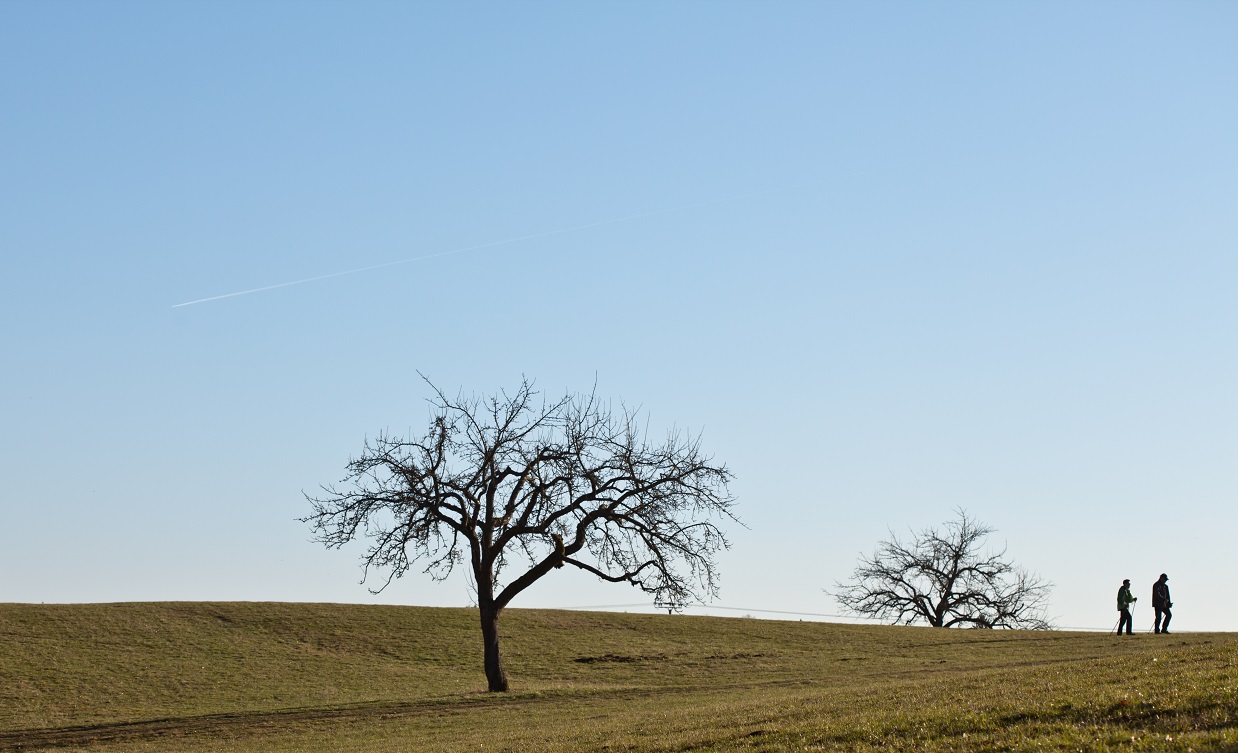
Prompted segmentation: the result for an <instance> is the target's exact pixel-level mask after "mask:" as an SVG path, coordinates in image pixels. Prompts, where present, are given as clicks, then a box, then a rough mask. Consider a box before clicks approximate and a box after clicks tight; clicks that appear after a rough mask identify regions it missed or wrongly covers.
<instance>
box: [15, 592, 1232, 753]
mask: <svg viewBox="0 0 1238 753" xmlns="http://www.w3.org/2000/svg"><path fill="white" fill-rule="evenodd" d="M502 633H503V636H504V637H503V641H504V643H503V650H504V658H505V663H506V668H507V671H508V674H509V677H510V678H511V681H512V688H513V692H511V693H507V694H490V693H486V692H485V678H484V676H483V673H482V671H481V634H480V630H479V627H478V622H477V616H476V613H475V611H473V610H466V609H428V608H415V607H386V606H356V605H337V604H280V603H160V604H99V605H50V606H42V605H26V604H4V605H0V640H2V641H3V649H2V650H0V750H35V749H69V748H73V749H90V750H106V751H167V750H184V751H235V750H264V751H290V752H291V751H319V750H324V751H325V750H341V751H393V752H394V751H408V750H418V751H472V750H487V751H496V750H499V751H502V750H510V751H522V750H548V751H568V750H612V751H713V750H720V751H727V750H757V751H792V750H794V751H801V750H826V751H890V750H900V751H901V750H921V751H989V750H1010V751H1033V750H1070V751H1074V750H1079V751H1114V750H1132V751H1136V750H1169V751H1238V636H1235V635H1233V634H1228V633H1213V634H1204V633H1196V634H1180V635H1171V636H1152V635H1140V636H1135V637H1132V638H1113V637H1109V636H1106V635H1103V634H1100V635H1098V634H1088V633H1067V632H1018V631H982V630H935V629H929V628H906V627H902V628H899V627H877V626H855V625H834V624H825V623H810V622H779V621H766V620H753V619H723V618H710V617H688V616H666V615H634V614H613V613H587V612H556V611H540V610H510V611H508V612H507V613H506V614H505V615H504V617H503V622H502Z"/></svg>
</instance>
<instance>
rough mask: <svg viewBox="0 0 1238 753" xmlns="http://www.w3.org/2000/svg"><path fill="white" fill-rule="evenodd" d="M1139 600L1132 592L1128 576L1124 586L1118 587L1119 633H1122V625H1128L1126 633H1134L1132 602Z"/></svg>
mask: <svg viewBox="0 0 1238 753" xmlns="http://www.w3.org/2000/svg"><path fill="white" fill-rule="evenodd" d="M1137 601H1139V599H1136V598H1135V597H1134V596H1133V595H1132V594H1131V579H1130V578H1127V579H1126V580H1124V581H1122V587H1121V588H1119V589H1118V613H1119V615H1120V616H1119V617H1118V635H1121V634H1122V626H1123V625H1125V626H1126V634H1127V635H1133V633H1132V632H1131V626H1132V625H1133V624H1134V622H1135V621H1134V620H1132V619H1131V604H1134V603H1135V602H1137Z"/></svg>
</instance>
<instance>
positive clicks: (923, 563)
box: [834, 510, 1052, 629]
mask: <svg viewBox="0 0 1238 753" xmlns="http://www.w3.org/2000/svg"><path fill="white" fill-rule="evenodd" d="M956 513H957V515H958V518H957V519H956V520H952V521H950V522H948V523H946V524H945V526H944V527H943V528H940V529H938V528H926V529H925V530H924V531H922V532H920V533H918V534H912V536H911V539H910V540H909V541H902V540H900V539H899V538H898V536H896V535H895V534H894V532H893V531H891V532H890V539H889V540H888V541H882V542H880V543H879V544H878V546H877V550H876V551H875V552H874V553H873V554H872V556H868V557H865V556H861V558H860V562H859V564H858V565H857V566H856V568H855V571H854V572H853V573H852V576H851V580H849V581H848V582H846V583H837V584H836V588H837V590H836V592H835V594H834V596H835V598H836V599H837V600H838V603H839V604H840V605H841V606H842V607H843V608H844V609H847V610H848V611H851V612H853V613H855V614H859V615H863V616H865V617H874V618H877V619H882V620H890V621H891V622H893V623H894V624H905V625H911V624H913V623H915V622H917V621H919V620H923V621H924V622H927V623H928V624H929V625H932V626H933V627H953V626H956V625H959V626H969V627H978V628H1031V629H1047V628H1049V627H1050V624H1049V622H1048V621H1047V620H1046V619H1045V609H1046V606H1047V602H1048V598H1049V591H1050V589H1051V588H1052V584H1050V583H1047V582H1045V581H1042V580H1041V579H1040V578H1039V577H1037V576H1036V575H1034V574H1032V573H1030V572H1028V571H1027V570H1025V569H1023V568H1022V567H1020V566H1018V565H1016V564H1014V563H1013V562H1011V561H1009V560H1007V559H1006V551H1005V549H1004V548H1003V549H1002V550H1001V551H997V552H987V553H986V552H985V551H983V549H982V548H983V546H984V543H985V539H986V538H987V537H988V536H989V534H991V533H993V532H994V531H995V530H996V529H994V528H992V527H991V526H988V525H985V524H984V523H981V522H979V521H977V520H976V519H975V518H972V517H971V516H969V515H968V514H967V512H966V511H965V510H957V511H956Z"/></svg>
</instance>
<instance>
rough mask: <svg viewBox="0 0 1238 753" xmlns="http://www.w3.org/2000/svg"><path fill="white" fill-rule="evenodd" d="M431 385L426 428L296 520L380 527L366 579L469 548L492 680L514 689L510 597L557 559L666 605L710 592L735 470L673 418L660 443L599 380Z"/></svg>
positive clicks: (329, 529)
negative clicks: (487, 390)
mask: <svg viewBox="0 0 1238 753" xmlns="http://www.w3.org/2000/svg"><path fill="white" fill-rule="evenodd" d="M427 382H428V380H427ZM430 386H431V387H432V388H433V389H434V391H435V394H436V396H437V397H436V399H435V400H434V401H432V403H431V405H432V417H431V420H430V425H429V429H428V430H427V432H426V433H425V434H424V435H423V436H420V437H414V438H409V439H402V438H397V437H392V436H389V435H386V434H383V435H380V436H379V437H378V438H377V439H374V440H373V441H367V442H366V443H365V446H364V450H363V451H362V453H361V456H360V457H359V458H355V459H353V460H350V461H349V463H348V475H347V476H346V477H345V478H344V480H343V481H342V482H341V483H342V484H346V487H345V489H344V490H343V491H339V490H337V489H336V488H335V487H332V486H324V487H322V489H323V492H325V496H323V497H321V498H319V497H312V496H310V495H306V499H307V500H308V501H309V502H310V504H311V505H312V508H313V513H312V514H311V515H310V516H309V517H307V518H304V519H303V520H304V522H308V523H311V524H312V526H313V529H314V531H315V532H316V534H317V539H318V540H319V541H321V542H322V543H324V544H326V545H327V547H329V548H338V547H341V546H343V545H344V544H346V543H348V542H349V541H352V540H353V539H354V538H358V537H361V536H366V537H368V538H370V539H372V544H371V546H370V548H369V549H368V550H367V551H366V553H365V555H364V558H363V559H364V563H365V574H366V575H365V577H368V575H369V572H370V570H371V569H378V570H385V571H387V573H388V574H387V578H386V581H385V582H384V583H383V585H382V586H381V587H379V588H378V589H375V591H374V592H375V593H377V592H379V591H382V590H383V589H384V588H386V587H387V585H389V584H390V583H391V581H392V580H393V579H394V578H398V577H400V576H402V575H404V574H405V573H406V572H408V570H409V569H410V568H411V567H412V566H413V563H415V562H420V563H422V564H424V572H425V573H426V574H427V575H429V576H430V577H432V578H434V579H436V580H442V579H444V578H446V577H447V576H448V575H449V574H450V573H451V571H452V569H453V568H454V567H455V566H456V565H458V564H462V563H464V562H467V563H468V567H469V570H470V572H471V574H472V576H473V581H474V582H475V584H476V588H477V607H478V611H479V614H480V618H481V632H482V639H483V645H484V656H485V671H486V678H487V681H488V684H489V688H490V690H492V691H504V690H507V687H508V683H507V676H506V674H505V673H504V671H503V666H502V662H501V659H500V654H499V630H498V624H499V617H500V615H501V614H502V612H503V609H504V608H505V607H506V606H507V605H508V604H509V603H510V602H511V600H512V599H513V598H514V597H515V596H516V595H517V594H519V593H520V592H521V591H523V590H525V589H526V588H528V587H529V586H530V585H532V584H533V583H534V582H535V581H537V580H538V579H539V578H541V577H542V576H544V575H546V574H547V573H549V572H551V571H552V570H554V569H555V568H561V567H563V566H564V565H571V566H572V567H577V568H580V569H581V570H584V571H586V572H590V573H593V574H594V575H596V576H598V577H599V578H601V579H603V580H606V581H611V582H626V583H630V584H632V585H634V586H637V587H638V588H641V589H642V590H644V591H646V592H648V593H650V594H652V595H653V596H654V599H655V601H656V602H657V603H658V604H659V605H660V606H663V607H667V608H671V609H678V608H681V607H682V606H683V605H685V604H686V603H688V602H689V601H691V600H694V599H699V598H702V597H705V596H708V597H714V596H716V594H717V580H716V578H717V575H716V572H715V563H714V555H715V553H716V552H718V550H719V549H721V548H726V547H727V546H729V545H728V543H727V541H726V538H725V537H724V535H723V532H722V531H721V529H720V528H719V527H718V525H717V523H718V522H721V521H723V520H727V519H729V520H734V515H733V513H732V507H733V505H734V499H733V497H731V495H730V494H729V492H728V490H727V484H728V482H729V481H730V480H731V478H732V476H731V473H730V471H728V470H727V468H726V467H725V466H723V465H717V464H715V463H714V462H713V461H712V459H711V458H709V457H707V456H705V455H704V454H702V452H701V449H700V445H699V437H688V436H685V435H683V434H682V433H679V432H675V431H672V432H670V433H669V434H668V435H667V437H666V439H665V440H664V441H663V442H660V443H651V442H649V441H648V440H647V438H646V436H645V435H644V434H643V432H642V430H641V428H640V427H639V425H638V422H637V421H636V419H635V417H634V416H633V415H632V413H631V412H629V411H628V410H626V409H622V410H619V411H615V410H612V408H611V407H610V406H609V405H607V404H604V403H602V402H600V401H598V400H597V398H596V397H595V395H593V394H590V395H583V396H581V395H570V394H569V395H566V396H564V397H563V398H562V399H560V400H558V401H556V402H550V403H548V402H545V401H543V400H538V399H537V393H536V392H534V390H533V386H532V384H531V383H530V382H529V381H528V380H524V381H522V383H521V384H520V387H519V388H518V389H516V390H515V392H514V393H512V394H510V395H509V394H507V393H505V392H504V393H500V394H499V395H495V396H490V397H485V398H479V397H472V398H464V397H457V398H456V399H450V398H448V397H447V396H446V395H445V394H444V393H443V392H442V391H441V390H439V389H438V388H437V387H434V386H433V385H430ZM509 566H510V567H511V568H515V574H514V577H511V578H510V579H506V580H504V579H502V577H501V576H503V575H506V574H507V572H506V571H507V569H508V567H509ZM365 577H363V581H364V580H365Z"/></svg>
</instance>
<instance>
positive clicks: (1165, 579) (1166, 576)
mask: <svg viewBox="0 0 1238 753" xmlns="http://www.w3.org/2000/svg"><path fill="white" fill-rule="evenodd" d="M1167 580H1169V576H1168V575H1166V574H1165V573H1161V582H1162V583H1164V582H1165V581H1167Z"/></svg>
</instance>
